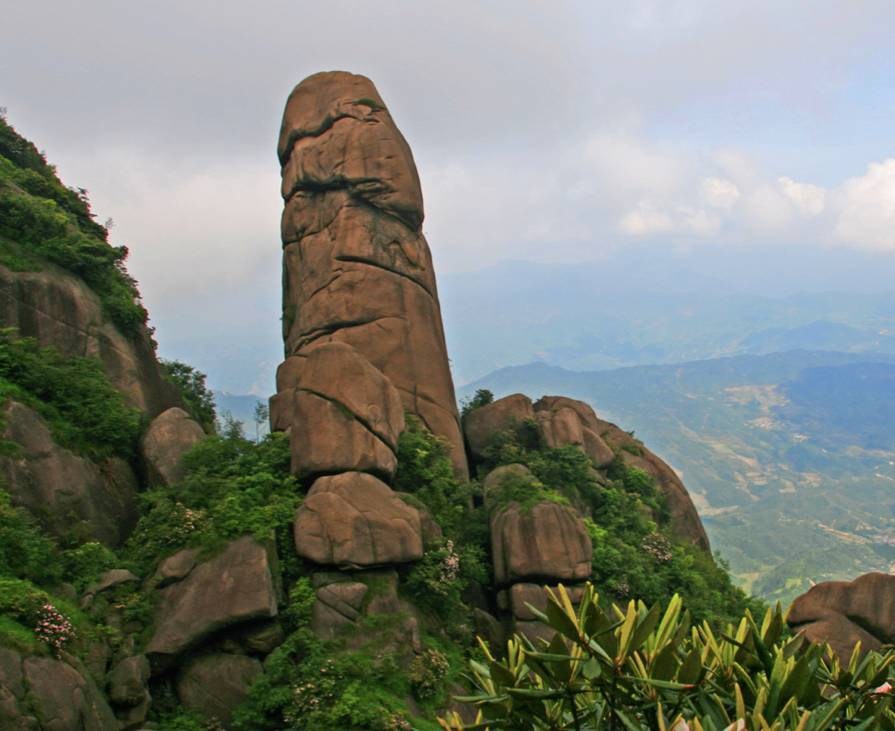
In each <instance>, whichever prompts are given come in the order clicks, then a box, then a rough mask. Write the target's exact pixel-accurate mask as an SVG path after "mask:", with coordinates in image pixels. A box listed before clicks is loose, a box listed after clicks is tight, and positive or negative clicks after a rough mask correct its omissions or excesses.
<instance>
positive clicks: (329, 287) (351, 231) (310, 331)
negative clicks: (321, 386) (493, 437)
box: [271, 72, 467, 477]
mask: <svg viewBox="0 0 895 731" xmlns="http://www.w3.org/2000/svg"><path fill="white" fill-rule="evenodd" d="M279 154H280V159H281V162H282V163H283V170H282V173H283V194H284V198H285V199H286V204H285V208H284V212H283V221H282V236H283V243H284V246H285V248H284V252H283V269H284V276H283V283H284V284H283V338H284V341H285V344H286V348H285V355H286V360H285V362H284V364H283V366H281V368H280V369H279V373H278V378H277V388H278V391H279V393H280V394H282V393H288V392H289V391H291V390H292V389H294V388H295V386H296V385H297V384H298V381H299V380H300V379H301V378H303V376H302V372H303V369H304V364H302V362H301V359H302V357H303V356H305V355H307V354H308V352H309V349H310V348H311V347H312V346H313V345H317V344H320V343H326V342H338V343H345V344H347V345H351V346H353V347H354V348H355V349H356V350H357V351H358V352H359V353H361V354H362V355H363V356H364V357H365V358H366V360H367V361H369V362H370V363H371V364H372V365H373V366H374V367H375V368H377V369H378V370H380V371H381V372H382V373H383V374H384V375H385V377H386V378H388V379H389V380H390V381H391V383H392V384H393V385H394V386H395V388H396V389H397V390H398V393H399V394H400V397H401V400H402V403H403V407H404V408H405V409H407V410H408V411H410V412H412V413H414V414H416V415H417V416H418V417H419V418H420V419H421V420H422V421H423V423H424V424H425V425H426V426H427V427H428V428H429V429H430V430H431V431H432V432H433V433H435V434H437V435H439V436H442V437H444V438H445V439H447V441H448V443H449V444H451V446H452V454H451V457H452V459H453V461H454V464H455V467H456V471H457V473H458V474H459V475H461V476H464V477H465V476H466V473H467V470H466V457H465V452H464V449H463V441H462V436H461V433H460V427H459V418H458V415H457V409H456V402H455V398H454V387H453V382H452V380H451V374H450V370H449V368H448V361H447V351H446V346H445V342H444V329H443V326H442V321H441V312H440V308H439V304H438V294H437V290H436V286H435V276H434V272H433V268H432V260H431V254H430V252H429V247H428V244H427V243H426V240H425V238H424V237H423V235H422V233H421V231H420V227H421V223H422V219H423V207H422V195H421V192H420V189H419V179H418V176H417V173H416V167H415V165H414V163H413V157H412V155H411V153H410V149H409V147H408V146H407V143H406V142H405V141H404V139H403V137H402V136H401V133H400V132H399V131H398V129H397V127H395V125H394V122H393V121H392V119H391V117H390V116H389V114H388V110H387V109H386V108H385V106H384V105H383V104H382V99H381V98H380V96H379V94H378V92H377V91H376V89H375V87H374V86H373V84H372V83H371V82H370V81H369V79H366V78H364V77H362V76H354V75H352V74H347V73H344V72H332V73H325V74H316V75H314V76H312V77H310V78H308V79H306V80H305V81H303V82H302V83H301V84H299V85H298V86H297V87H296V88H295V90H294V91H293V92H292V94H291V95H290V97H289V101H288V102H287V105H286V111H285V113H284V116H283V126H282V131H281V135H280V143H279ZM271 404H272V409H271V412H272V413H271V423H272V425H273V427H274V428H277V429H281V430H284V431H285V430H286V429H288V428H289V425H290V424H293V423H295V422H296V421H298V420H299V417H298V416H297V415H295V414H294V413H291V409H292V408H293V406H294V402H292V401H291V400H290V399H289V398H288V397H286V398H281V397H279V396H278V397H277V399H276V401H275V402H274V401H272V402H271ZM274 404H275V408H274ZM299 458H302V455H301V453H300V452H299Z"/></svg>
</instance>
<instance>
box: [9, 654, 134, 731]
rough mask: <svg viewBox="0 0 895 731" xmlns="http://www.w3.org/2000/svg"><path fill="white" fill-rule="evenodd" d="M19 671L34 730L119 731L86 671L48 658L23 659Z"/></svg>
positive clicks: (116, 723) (118, 725) (115, 721)
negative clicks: (34, 721)
mask: <svg viewBox="0 0 895 731" xmlns="http://www.w3.org/2000/svg"><path fill="white" fill-rule="evenodd" d="M72 661H73V662H76V661H74V659H72ZM22 668H23V673H22V679H23V682H24V684H25V686H26V687H27V688H28V702H29V705H30V707H31V712H32V713H33V714H34V716H35V718H36V719H37V728H40V729H43V730H44V731H81V729H84V731H118V729H119V728H120V724H119V723H118V720H117V719H116V718H115V716H114V714H113V713H112V709H111V708H109V705H108V703H106V701H105V699H104V698H103V696H102V694H101V693H100V692H99V689H98V688H97V687H96V685H95V683H94V682H93V680H92V679H91V678H90V674H89V673H87V672H86V670H83V669H82V668H79V669H76V668H75V667H73V666H72V665H70V664H68V663H66V662H62V661H61V660H55V659H52V658H48V657H26V658H25V659H24V662H23V663H22Z"/></svg>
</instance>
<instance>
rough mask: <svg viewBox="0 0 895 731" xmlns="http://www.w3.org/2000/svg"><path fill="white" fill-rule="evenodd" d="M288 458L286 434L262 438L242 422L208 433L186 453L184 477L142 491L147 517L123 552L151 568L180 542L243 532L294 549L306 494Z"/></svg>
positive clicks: (206, 542)
mask: <svg viewBox="0 0 895 731" xmlns="http://www.w3.org/2000/svg"><path fill="white" fill-rule="evenodd" d="M289 461H290V454H289V440H288V438H287V437H286V436H285V435H283V434H281V433H276V434H270V435H268V436H266V437H265V438H264V439H263V440H261V441H260V442H254V441H252V440H250V439H246V438H245V437H244V436H243V434H242V432H241V431H240V430H239V429H238V427H237V428H231V430H230V431H229V432H226V433H224V434H222V435H220V436H209V437H208V438H207V439H205V440H203V441H201V442H199V443H198V444H197V445H196V446H195V447H193V449H192V450H191V451H190V452H189V453H188V454H187V455H186V456H185V457H184V460H183V465H184V468H185V469H186V476H185V477H184V479H183V480H182V481H181V482H180V483H178V484H177V485H174V486H172V487H167V488H156V489H154V490H151V491H149V492H147V493H144V494H143V495H141V496H140V499H141V514H142V517H141V518H140V522H139V523H138V524H137V528H136V530H135V531H134V533H133V534H132V535H131V537H130V539H129V540H128V542H127V546H126V548H125V551H124V556H125V557H126V558H128V559H130V560H131V562H132V563H133V565H134V566H135V567H136V568H137V569H138V570H139V571H138V573H141V574H142V575H146V574H147V573H148V572H149V571H150V570H151V569H152V568H154V567H155V565H156V563H158V561H160V560H161V559H162V558H164V557H165V556H167V555H169V554H171V553H174V552H176V551H178V550H180V549H181V548H185V547H188V546H192V547H201V548H206V549H208V550H210V551H213V550H215V549H217V548H219V547H220V546H222V545H223V544H224V543H225V542H226V541H228V540H231V539H233V538H236V537H238V536H241V535H244V534H252V535H254V536H255V537H256V538H258V539H259V540H262V541H274V540H275V541H276V542H277V543H278V545H279V548H280V551H279V555H280V556H283V557H284V559H285V558H288V557H289V556H294V554H295V549H294V548H293V546H292V536H291V532H290V529H291V524H292V519H293V518H294V516H295V509H296V508H297V506H298V503H299V501H300V499H301V498H300V491H299V486H298V483H297V481H296V480H295V478H294V477H292V475H291V474H290V472H289Z"/></svg>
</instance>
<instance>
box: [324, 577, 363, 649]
mask: <svg viewBox="0 0 895 731" xmlns="http://www.w3.org/2000/svg"><path fill="white" fill-rule="evenodd" d="M367 590H368V587H367V585H366V584H363V583H361V582H359V581H345V582H339V583H336V584H327V585H326V586H324V587H322V588H320V589H318V590H317V600H316V601H315V602H314V606H313V608H312V610H311V629H312V630H313V631H314V633H315V634H316V635H317V636H318V637H320V638H322V639H332V638H333V637H335V636H336V634H337V633H338V632H339V630H341V629H342V628H343V627H347V626H349V625H351V624H354V623H355V622H356V621H357V620H358V619H359V618H360V616H361V610H362V608H363V600H364V597H365V596H366V594H367Z"/></svg>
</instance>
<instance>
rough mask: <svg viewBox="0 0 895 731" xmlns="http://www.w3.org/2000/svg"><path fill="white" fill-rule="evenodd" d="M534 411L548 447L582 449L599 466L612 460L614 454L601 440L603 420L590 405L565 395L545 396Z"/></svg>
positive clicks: (603, 465) (539, 400) (536, 404)
mask: <svg viewBox="0 0 895 731" xmlns="http://www.w3.org/2000/svg"><path fill="white" fill-rule="evenodd" d="M534 410H535V414H536V415H537V420H538V424H539V425H540V427H541V432H542V434H543V435H544V443H545V444H546V445H547V446H548V447H554V448H555V447H564V446H567V445H574V446H576V447H580V448H581V449H582V450H583V451H584V453H585V454H586V455H587V456H588V457H590V458H591V460H593V462H594V464H595V465H596V466H597V467H605V466H606V465H608V464H609V463H610V462H611V461H612V459H613V457H614V456H615V453H614V452H613V451H612V448H611V447H610V446H609V445H608V444H606V442H604V441H603V439H602V437H600V421H599V419H597V415H596V413H594V410H593V409H592V408H591V407H590V406H589V405H588V404H586V403H584V402H583V401H576V400H575V399H570V398H566V397H565V396H544V397H543V398H540V399H538V401H537V403H535V405H534Z"/></svg>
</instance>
